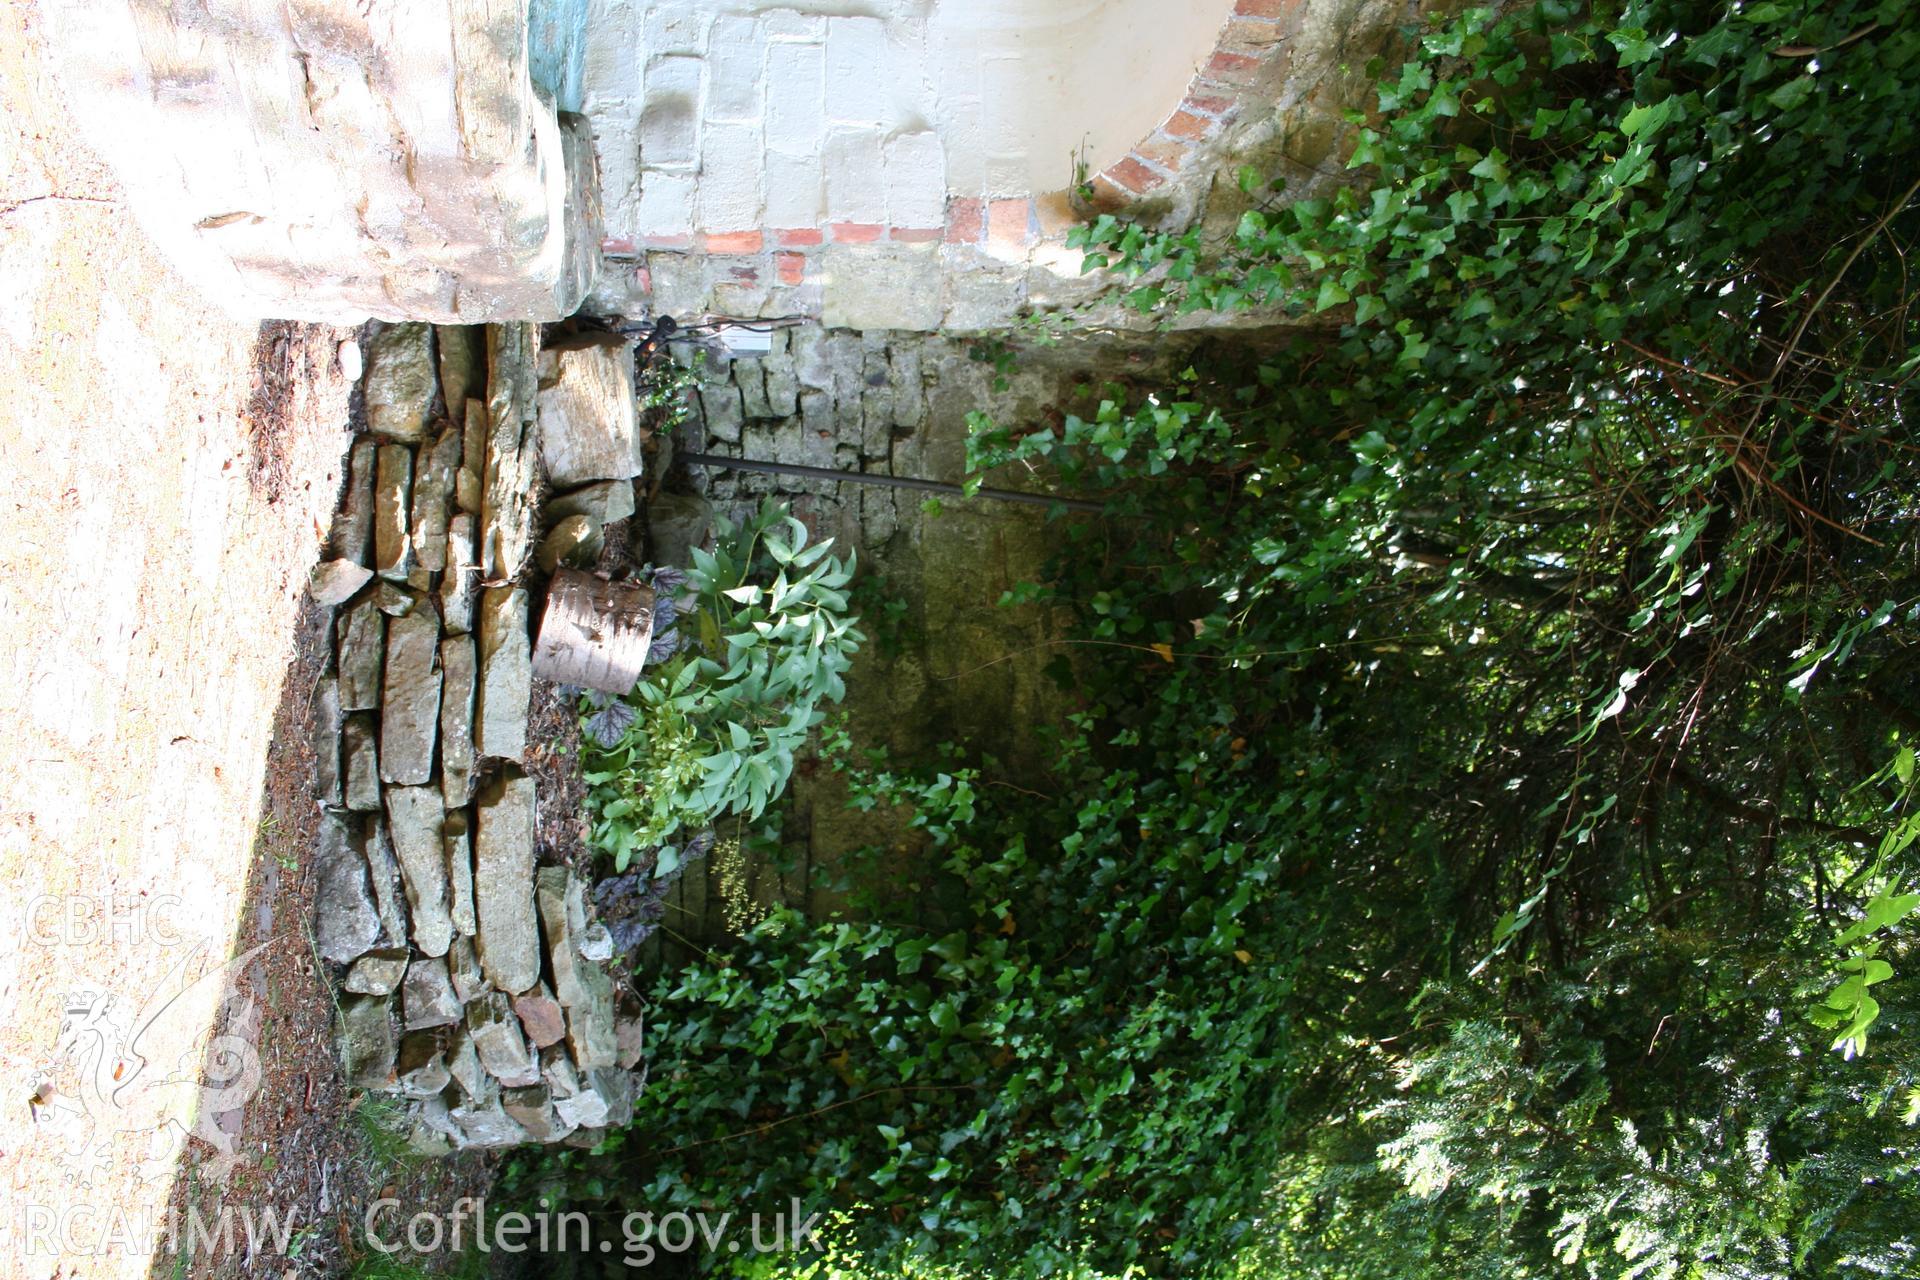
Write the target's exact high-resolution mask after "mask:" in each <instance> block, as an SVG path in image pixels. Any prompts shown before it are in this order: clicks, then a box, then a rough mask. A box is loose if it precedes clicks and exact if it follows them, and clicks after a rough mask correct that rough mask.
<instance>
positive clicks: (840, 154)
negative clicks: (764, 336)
mask: <svg viewBox="0 0 1920 1280" xmlns="http://www.w3.org/2000/svg"><path fill="white" fill-rule="evenodd" d="M1231 7H1232V0H777V2H770V0H592V12H591V15H590V18H589V24H588V32H587V52H586V73H585V100H584V106H585V110H586V113H587V115H588V116H589V118H590V119H591V120H592V122H593V126H594V134H595V137H596V139H597V149H598V151H599V157H600V165H601V179H602V187H603V191H604V195H605V202H606V212H607V232H608V234H609V235H610V236H613V237H615V238H632V239H635V240H644V239H645V238H647V237H674V236H681V235H697V234H699V233H702V232H708V233H717V232H728V231H744V230H750V229H756V228H761V227H776V228H777V227H817V226H821V225H823V224H827V223H878V224H884V225H890V226H893V227H911V228H932V227H937V226H939V225H941V223H942V222H943V220H944V209H945V204H946V198H947V197H948V196H949V195H958V196H1014V195H1027V194H1030V193H1034V192H1040V191H1056V190H1059V189H1061V188H1062V187H1065V186H1066V185H1068V183H1069V182H1070V181H1071V179H1072V177H1073V170H1072V158H1071V157H1072V155H1073V154H1074V153H1075V152H1076V150H1082V151H1083V153H1084V154H1085V156H1086V159H1087V161H1088V162H1089V164H1090V166H1091V168H1092V169H1093V170H1098V169H1100V168H1102V167H1104V166H1105V165H1107V164H1110V163H1112V162H1113V161H1115V160H1118V159H1119V158H1120V157H1121V156H1123V155H1125V154H1126V152H1127V150H1128V149H1129V148H1130V147H1132V146H1133V145H1134V144H1135V143H1137V142H1138V141H1139V140H1140V139H1141V138H1143V137H1145V136H1146V135H1147V134H1148V133H1150V132H1151V131H1152V130H1153V129H1154V127H1155V126H1157V125H1158V124H1159V123H1160V122H1161V121H1162V120H1164V119H1165V118H1166V116H1167V115H1168V114H1169V113H1170V112H1171V111H1172V110H1173V108H1174V107H1175V106H1177V105H1178V104H1179V102H1180V99H1181V97H1182V95H1183V94H1184V93H1185V91H1186V87H1187V83H1188V81H1189V80H1190V79H1191V78H1192V75H1193V73H1194V71H1195V70H1196V69H1197V67H1198V66H1199V65H1200V64H1201V63H1203V62H1204V61H1205V60H1206V58H1207V56H1208V54H1209V53H1210V52H1211V51H1212V49H1213V47H1214V44H1215V42H1216V41H1217V39H1218V37H1219V32H1220V29H1221V27H1222V25H1223V24H1224V23H1225V21H1226V19H1227V16H1228V13H1229V11H1230V9H1231Z"/></svg>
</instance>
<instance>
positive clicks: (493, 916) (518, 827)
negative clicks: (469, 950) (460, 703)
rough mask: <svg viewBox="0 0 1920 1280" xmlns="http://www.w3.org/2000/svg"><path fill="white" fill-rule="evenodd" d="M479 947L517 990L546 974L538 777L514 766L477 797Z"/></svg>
mask: <svg viewBox="0 0 1920 1280" xmlns="http://www.w3.org/2000/svg"><path fill="white" fill-rule="evenodd" d="M475 816H476V820H477V822H478V835H477V838H476V840H475V842H474V867H473V891H474V905H475V907H476V915H477V916H478V919H479V931H478V933H477V934H476V935H475V938H474V949H475V951H476V952H477V953H478V955H479V957H480V966H481V968H482V969H483V970H484V971H485V973H486V975H487V978H488V980H489V981H491V982H492V983H493V985H494V986H496V987H498V988H500V989H501V990H502V991H505V992H507V993H508V994H510V995H517V994H519V993H520V992H522V991H525V990H526V989H527V988H528V987H531V986H532V985H533V984H534V983H536V982H538V981H539V980H540V933H539V925H538V923H537V921H536V919H535V915H534V906H533V852H534V850H533V843H534V785H533V779H531V778H529V777H526V776H524V775H522V774H519V773H517V772H514V771H512V770H508V771H506V772H504V773H503V774H502V776H500V777H499V778H497V779H495V780H494V782H493V783H492V785H490V786H488V787H487V788H486V789H485V790H484V791H482V792H481V793H480V795H479V797H478V799H477V801H476V803H475Z"/></svg>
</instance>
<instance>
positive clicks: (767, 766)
mask: <svg viewBox="0 0 1920 1280" xmlns="http://www.w3.org/2000/svg"><path fill="white" fill-rule="evenodd" d="M717 533H718V536H717V538H716V546H715V548H714V550H713V551H712V552H707V551H701V550H696V551H695V552H694V553H693V565H692V567H691V568H690V569H689V570H688V571H687V575H686V577H687V588H686V598H684V599H683V600H682V601H681V602H680V603H679V605H678V609H677V615H676V618H677V620H676V624H675V625H677V626H679V627H680V628H681V630H682V632H683V633H684V634H685V635H686V637H687V645H686V647H684V648H683V649H682V651H681V652H680V653H679V654H678V655H677V656H676V657H675V658H674V659H673V660H672V661H670V662H668V663H665V664H663V665H661V666H659V667H657V668H655V669H654V670H653V671H651V672H650V673H648V674H647V675H646V676H644V677H642V679H641V680H640V682H639V683H638V684H637V685H635V686H634V689H633V692H632V693H631V694H630V695H629V696H628V699H627V701H628V702H629V703H630V704H631V705H632V706H633V707H634V708H635V709H636V711H637V712H638V714H637V715H636V716H635V717H634V718H633V721H632V722H631V723H630V724H629V725H628V726H627V727H626V729H625V731H624V732H623V733H622V734H621V736H620V738H619V739H618V741H616V742H614V743H612V744H611V745H602V744H600V743H598V742H595V741H593V740H592V738H591V737H589V739H588V741H587V743H586V745H585V747H584V749H583V753H582V754H583V760H584V763H585V768H586V780H587V783H588V786H589V787H590V788H591V790H590V792H589V796H588V805H589V807H590V809H591V810H592V812H593V818H594V821H593V834H592V842H593V844H594V846H595V847H596V848H597V849H599V850H600V851H601V852H604V853H606V854H608V855H609V856H611V857H612V858H613V860H614V863H615V865H616V866H617V867H618V868H619V869H621V870H623V871H624V870H625V869H626V867H627V864H628V863H629V862H630V861H632V859H633V857H634V855H635V854H636V853H638V852H640V851H641V850H644V849H650V848H656V847H659V846H663V845H665V843H666V841H667V840H668V839H669V838H670V837H672V835H673V834H674V833H675V832H676V831H678V830H680V829H681V828H683V827H687V828H697V827H700V826H705V825H710V824H711V823H712V822H714V821H715V820H716V819H718V818H721V817H723V816H727V815H744V816H745V817H747V818H748V819H750V820H753V819H758V818H759V817H760V815H761V814H763V813H764V812H765V811H766V809H767V806H768V805H770V804H772V803H773V802H774V801H775V800H777V799H779V797H780V796H781V795H782V794H783V793H784V792H785V791H786V787H787V783H788V781H789V780H790V779H791V778H792V776H793V762H794V757H795V755H796V753H797V752H799V751H800V750H801V749H802V748H803V747H804V746H805V744H806V741H807V735H808V733H809V732H810V731H811V730H812V729H813V727H814V726H815V725H816V724H818V723H819V722H820V721H821V719H822V718H823V717H824V715H825V712H824V711H823V710H822V709H821V704H822V703H823V702H829V703H830V702H839V701H840V700H841V699H842V698H843V697H845V696H846V681H845V673H846V671H847V668H848V666H849V664H850V663H851V661H852V658H853V655H854V653H855V652H857V651H858V650H859V648H860V644H861V642H862V640H863V639H864V637H863V636H862V635H861V633H860V631H859V630H858V629H857V626H856V624H857V622H858V619H857V618H855V617H853V616H852V615H851V613H850V612H849V608H848V599H847V594H846V590H845V589H846V587H847V584H848V583H849V582H851V581H852V578H853V568H854V560H853V557H852V556H851V555H850V556H849V557H848V558H847V560H846V561H845V562H842V561H841V560H840V559H839V558H838V557H836V556H833V555H830V554H829V550H830V549H831V547H832V541H831V540H827V541H824V542H817V543H812V544H811V545H809V542H808V533H807V528H806V526H805V525H804V524H802V523H801V522H800V521H799V520H797V519H795V518H794V517H793V516H792V515H791V514H790V513H789V512H788V511H787V509H786V507H785V506H784V505H782V504H779V503H776V502H774V501H772V500H768V501H767V502H765V503H763V504H762V505H761V507H760V509H759V511H758V512H757V513H756V514H755V515H754V516H753V517H752V518H751V519H749V520H748V521H747V522H746V523H745V524H744V525H742V526H740V527H739V528H735V527H734V526H733V525H732V524H731V523H729V522H727V521H725V520H722V521H720V523H719V526H718V530H717ZM674 860H675V858H674V855H672V854H670V853H669V852H668V851H667V850H666V849H664V848H662V849H661V852H660V855H659V857H658V859H657V861H656V865H655V866H654V868H653V873H654V874H655V875H656V876H662V875H668V874H671V873H672V871H673V870H674V869H675V867H674V866H672V865H668V864H669V863H672V862H674Z"/></svg>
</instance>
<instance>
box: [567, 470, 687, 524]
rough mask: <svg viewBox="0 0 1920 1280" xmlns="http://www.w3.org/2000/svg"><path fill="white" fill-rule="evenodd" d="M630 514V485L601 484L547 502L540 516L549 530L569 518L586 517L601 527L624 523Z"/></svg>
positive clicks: (621, 481) (603, 482) (631, 495)
mask: <svg viewBox="0 0 1920 1280" xmlns="http://www.w3.org/2000/svg"><path fill="white" fill-rule="evenodd" d="M661 496H662V497H665V496H666V495H664V494H663V495H661ZM655 501H656V502H657V501H659V499H655ZM633 511H634V501H633V481H631V480H601V481H597V482H596V483H594V484H590V485H585V486H583V487H581V488H578V489H575V490H573V491H572V492H570V493H562V494H556V495H554V496H553V497H550V498H548V499H547V501H546V505H544V506H542V507H541V508H540V515H541V518H542V519H544V520H545V521H546V522H547V524H548V525H549V526H552V525H555V524H558V523H559V522H560V521H562V520H564V519H566V518H567V517H568V516H587V517H589V518H591V519H592V520H593V521H594V522H595V523H597V524H599V525H601V526H603V527H604V526H606V525H610V524H614V523H617V522H618V521H621V520H625V519H627V518H628V517H629V516H631V515H632V514H633Z"/></svg>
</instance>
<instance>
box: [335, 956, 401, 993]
mask: <svg viewBox="0 0 1920 1280" xmlns="http://www.w3.org/2000/svg"><path fill="white" fill-rule="evenodd" d="M406 975H407V953H406V952H405V951H398V950H394V951H386V950H382V951H369V952H367V954H366V955H363V956H361V957H360V958H359V959H358V960H355V961H354V962H353V968H351V969H349V970H348V971H347V977H346V981H344V982H342V983H341V984H340V985H341V986H342V987H343V988H345V989H346V990H348V991H351V992H353V993H354V994H356V995H363V996H384V995H390V994H392V993H393V991H394V989H395V988H397V987H398V986H399V985H400V980H401V979H402V978H404V977H406Z"/></svg>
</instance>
